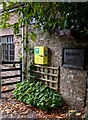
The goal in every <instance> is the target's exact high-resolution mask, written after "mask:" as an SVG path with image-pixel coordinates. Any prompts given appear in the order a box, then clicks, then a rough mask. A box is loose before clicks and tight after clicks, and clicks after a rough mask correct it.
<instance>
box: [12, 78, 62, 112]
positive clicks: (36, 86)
mask: <svg viewBox="0 0 88 120" xmlns="http://www.w3.org/2000/svg"><path fill="white" fill-rule="evenodd" d="M13 94H14V96H15V97H16V98H17V99H18V100H20V101H23V102H25V103H26V104H31V105H32V106H34V107H37V108H39V109H42V110H49V109H55V108H57V107H60V106H61V105H63V98H62V96H61V95H60V94H59V93H58V92H56V91H54V90H52V89H50V88H49V87H48V86H46V85H44V84H43V83H42V82H38V81H35V82H32V81H31V80H27V81H25V82H21V83H18V84H17V85H16V89H15V90H14V91H13Z"/></svg>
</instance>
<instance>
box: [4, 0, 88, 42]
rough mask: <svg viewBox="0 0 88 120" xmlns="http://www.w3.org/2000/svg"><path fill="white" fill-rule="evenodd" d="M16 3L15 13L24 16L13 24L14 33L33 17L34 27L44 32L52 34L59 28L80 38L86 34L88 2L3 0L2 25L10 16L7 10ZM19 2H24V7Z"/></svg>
mask: <svg viewBox="0 0 88 120" xmlns="http://www.w3.org/2000/svg"><path fill="white" fill-rule="evenodd" d="M17 4H19V6H18V7H17V8H15V9H16V13H17V14H19V15H21V13H22V14H23V15H24V18H23V17H20V18H19V20H18V23H16V24H14V25H13V26H14V32H15V33H16V32H17V31H18V28H19V27H20V26H22V25H23V24H26V25H27V26H30V24H31V22H32V20H33V19H34V18H35V20H36V24H35V28H36V27H38V28H39V27H42V28H43V30H44V32H49V33H50V34H52V33H53V32H55V31H56V30H58V28H59V29H70V30H71V32H72V33H73V34H72V35H77V36H78V37H80V38H87V36H88V15H87V14H88V2H83V3H82V2H24V3H23V2H22V3H18V2H9V3H8V4H6V3H5V2H3V8H4V17H3V19H4V25H3V24H2V27H6V26H5V25H6V24H5V23H7V21H8V18H9V16H10V14H9V12H8V10H9V9H11V8H12V7H13V6H16V5H17ZM20 4H24V7H22V6H21V5H20ZM74 33H75V34H74ZM32 38H33V34H32ZM34 41H35V40H34Z"/></svg>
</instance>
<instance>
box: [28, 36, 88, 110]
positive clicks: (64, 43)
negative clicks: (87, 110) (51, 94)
mask: <svg viewBox="0 0 88 120" xmlns="http://www.w3.org/2000/svg"><path fill="white" fill-rule="evenodd" d="M29 43H30V44H31V46H32V47H34V46H48V48H49V51H50V56H49V59H50V61H49V62H50V65H51V66H53V65H54V66H60V92H61V94H62V96H63V97H64V98H65V100H66V101H67V103H68V104H69V105H70V106H71V107H72V108H79V109H80V108H83V107H84V104H85V103H84V102H85V91H86V79H87V71H86V69H85V70H80V69H71V68H64V67H63V66H62V49H63V47H80V46H81V47H85V46H88V43H87V42H85V41H81V40H80V41H78V40H75V39H74V38H73V37H71V36H67V35H65V36H62V37H58V36H56V35H52V37H50V36H49V35H48V34H42V35H39V34H38V39H37V41H36V43H33V42H32V41H31V40H30V41H29ZM86 57H87V56H86ZM86 97H87V99H86V101H87V103H88V90H87V95H86ZM87 105H88V104H87Z"/></svg>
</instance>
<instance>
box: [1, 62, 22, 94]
mask: <svg viewBox="0 0 88 120" xmlns="http://www.w3.org/2000/svg"><path fill="white" fill-rule="evenodd" d="M16 65H18V66H17V67H16ZM1 66H11V67H9V68H5V67H4V68H3V67H2V68H1V70H0V74H1V93H6V92H10V91H12V90H14V88H11V89H8V90H2V87H3V86H11V85H14V84H16V83H19V82H21V81H22V64H21V62H20V61H2V63H1ZM8 71H10V75H8V74H7V75H5V76H2V74H3V73H6V72H8ZM13 71H18V74H14V75H13ZM11 74H12V75H11ZM17 77H19V80H15V81H14V82H13V81H11V82H5V83H2V81H3V80H6V79H11V78H17Z"/></svg>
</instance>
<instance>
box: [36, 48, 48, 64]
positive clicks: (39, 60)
mask: <svg viewBox="0 0 88 120" xmlns="http://www.w3.org/2000/svg"><path fill="white" fill-rule="evenodd" d="M34 63H35V64H42V65H43V64H48V47H46V46H36V47H34Z"/></svg>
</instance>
